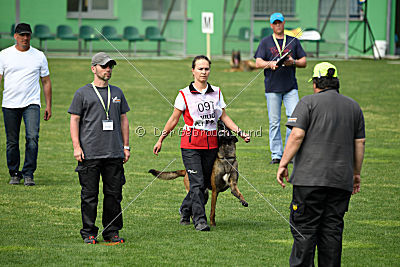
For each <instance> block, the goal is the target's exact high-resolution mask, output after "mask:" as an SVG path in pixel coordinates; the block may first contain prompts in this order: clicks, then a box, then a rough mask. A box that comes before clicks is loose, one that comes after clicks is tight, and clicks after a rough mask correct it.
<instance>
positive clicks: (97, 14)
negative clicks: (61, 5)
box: [67, 0, 116, 19]
mask: <svg viewBox="0 0 400 267" xmlns="http://www.w3.org/2000/svg"><path fill="white" fill-rule="evenodd" d="M82 1H85V0H82ZM93 1H94V0H87V3H88V7H87V9H88V10H87V11H82V12H81V18H83V19H116V17H115V16H114V0H107V1H108V9H107V10H96V9H93ZM67 2H68V0H67ZM67 18H69V19H77V18H79V11H68V10H67Z"/></svg>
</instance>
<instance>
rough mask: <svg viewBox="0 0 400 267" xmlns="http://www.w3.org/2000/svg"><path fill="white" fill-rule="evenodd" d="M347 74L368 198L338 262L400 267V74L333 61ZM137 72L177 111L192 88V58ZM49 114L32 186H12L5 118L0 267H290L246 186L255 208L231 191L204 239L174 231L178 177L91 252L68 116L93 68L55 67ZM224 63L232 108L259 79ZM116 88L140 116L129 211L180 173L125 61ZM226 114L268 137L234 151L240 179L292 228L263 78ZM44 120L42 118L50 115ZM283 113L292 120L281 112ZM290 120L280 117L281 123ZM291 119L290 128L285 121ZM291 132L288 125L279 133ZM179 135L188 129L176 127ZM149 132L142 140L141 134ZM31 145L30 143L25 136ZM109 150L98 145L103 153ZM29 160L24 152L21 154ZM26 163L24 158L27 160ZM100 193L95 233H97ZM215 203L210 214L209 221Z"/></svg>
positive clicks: (221, 75) (217, 80)
mask: <svg viewBox="0 0 400 267" xmlns="http://www.w3.org/2000/svg"><path fill="white" fill-rule="evenodd" d="M333 63H334V64H336V66H337V67H338V69H339V77H340V80H341V93H343V94H345V95H347V96H350V97H352V98H354V99H355V100H356V101H358V102H359V103H360V105H361V107H362V108H363V110H364V115H365V120H366V134H367V144H366V153H365V161H364V167H363V171H362V189H361V190H362V191H361V193H359V194H357V195H355V196H354V197H352V199H351V203H350V208H349V212H348V213H347V214H346V216H345V230H344V242H343V256H342V262H343V265H344V266H383V265H385V266H394V265H398V264H399V262H400V254H399V249H400V244H399V239H400V222H399V221H400V208H399V205H400V203H399V195H400V194H399V193H400V192H399V187H400V182H399V178H398V176H399V171H398V166H399V160H400V150H399V139H400V127H399V119H400V117H399V103H400V87H399V84H400V75H399V65H394V64H388V62H387V61H372V60H356V61H337V62H333ZM133 64H135V66H136V67H137V68H139V69H140V70H141V71H142V72H143V74H144V75H145V76H146V77H147V78H148V79H149V80H150V81H151V82H152V83H153V84H154V86H155V87H156V88H157V89H158V90H159V91H160V92H161V94H162V95H164V96H165V97H166V98H167V99H168V100H169V101H170V102H172V103H173V102H174V99H175V97H176V95H177V92H178V89H179V88H183V87H185V86H186V85H187V84H188V83H189V82H190V81H191V79H192V77H191V72H190V67H191V62H190V60H178V61H172V60H171V61H168V60H138V61H135V62H134V63H133ZM314 65H315V62H309V64H308V67H307V68H306V69H298V71H297V77H298V83H299V88H300V96H304V95H308V94H311V93H312V89H311V87H312V85H311V84H310V83H307V82H306V81H307V80H308V78H309V76H310V75H311V72H312V71H311V69H312V67H313V66H314ZM49 66H50V70H51V80H52V83H53V116H52V118H51V120H50V121H48V122H44V121H43V120H42V121H41V130H40V142H39V158H38V169H37V171H36V173H35V181H36V183H37V185H36V186H35V187H24V186H23V185H19V186H10V185H8V181H9V175H8V171H7V168H6V158H5V154H6V152H5V147H6V141H5V136H4V123H3V119H2V114H1V115H0V117H1V118H0V119H1V123H0V166H1V168H0V184H1V185H0V236H1V237H0V257H1V259H2V260H1V262H2V263H1V264H2V265H16V264H22V265H83V264H88V265H93V264H96V265H104V266H106V265H107V266H109V265H115V266H118V265H119V266H122V265H189V264H190V265H236V266H239V265H241V266H273V265H276V266H286V265H288V257H289V254H290V251H291V244H292V237H291V234H290V231H289V226H288V224H287V223H286V222H285V221H284V220H283V219H282V218H281V217H280V216H279V215H278V214H277V213H276V212H275V211H274V210H273V209H272V208H271V207H270V206H269V205H268V203H267V202H265V201H264V200H263V198H262V197H261V196H260V195H259V194H258V193H257V192H256V191H255V190H253V188H252V187H251V186H250V185H249V184H247V182H246V181H245V179H243V178H240V182H239V188H240V190H241V191H242V193H243V195H244V197H245V199H246V200H247V202H248V203H249V207H248V208H245V207H242V206H241V205H240V203H239V202H238V200H237V199H236V198H234V197H233V196H232V195H231V194H230V193H229V192H225V193H222V194H220V196H219V198H218V203H217V210H216V215H217V216H216V222H217V227H216V228H212V229H211V232H208V233H207V232H204V233H203V232H200V233H199V232H196V231H195V230H194V229H193V227H192V226H181V225H179V224H178V221H179V214H178V208H179V206H180V204H181V201H182V199H183V198H184V196H185V190H184V186H183V184H182V179H177V180H174V181H161V180H155V181H154V183H153V184H152V185H151V186H150V187H148V189H147V190H146V191H145V192H143V193H142V194H141V195H140V196H139V197H138V199H137V200H136V201H135V202H133V204H132V205H131V206H129V208H128V209H127V210H126V211H125V212H124V216H123V217H124V228H123V230H122V231H121V236H123V237H125V238H126V240H127V242H126V243H125V244H122V245H117V246H104V245H96V246H91V245H85V244H83V242H82V240H81V237H80V235H79V229H80V228H81V215H80V186H79V183H78V178H77V174H76V173H75V172H74V168H75V166H76V161H75V160H74V157H73V150H72V145H71V140H70V136H69V118H70V116H69V114H68V113H67V110H68V107H69V105H70V103H71V100H72V97H73V94H74V92H75V91H76V90H77V89H78V88H79V87H81V86H83V85H84V84H86V83H89V82H91V81H92V77H93V76H92V73H91V71H90V62H89V60H73V59H50V60H49ZM228 68H229V65H228V63H227V62H225V61H215V62H213V64H212V73H211V76H210V80H209V81H210V82H211V83H212V84H215V85H218V86H220V87H221V88H222V90H223V93H224V96H225V101H226V102H227V103H229V102H230V101H231V100H232V99H233V98H234V97H235V96H236V95H237V94H238V92H239V91H240V90H241V89H242V88H244V87H245V86H246V85H247V84H248V82H249V81H251V80H252V79H253V78H254V77H255V76H256V75H257V73H258V72H242V73H230V72H226V71H224V70H226V69H228ZM111 83H112V84H115V85H117V86H119V87H121V88H122V89H123V90H124V93H125V95H126V98H127V100H128V102H129V104H130V107H131V109H132V111H131V112H129V113H128V118H129V120H130V137H131V145H132V148H133V149H132V157H131V159H130V161H129V162H128V163H127V164H126V165H125V168H126V177H127V183H126V185H125V186H124V190H123V196H124V200H123V202H122V204H123V207H126V206H127V205H128V203H130V202H131V201H132V200H133V199H134V198H135V197H136V196H137V195H138V194H139V193H140V192H141V191H142V190H143V189H144V188H145V187H146V186H147V185H148V184H149V183H150V182H151V181H152V179H153V177H152V176H151V175H150V174H148V173H147V171H148V170H149V169H151V168H155V169H163V168H164V167H165V166H166V165H167V164H169V163H170V162H171V161H172V160H173V159H176V161H175V162H173V163H172V164H171V166H170V167H169V168H168V169H169V170H175V169H181V168H182V166H183V165H182V160H181V156H180V150H179V137H178V135H177V134H175V135H173V136H172V137H168V138H167V139H166V141H165V142H164V145H163V149H162V152H161V154H160V155H159V156H158V157H156V156H154V155H153V154H152V148H153V145H154V143H155V142H156V140H157V138H158V137H156V136H155V135H154V130H155V129H157V128H159V129H162V127H163V126H164V124H165V122H166V121H167V119H168V118H169V116H170V114H171V112H172V107H171V106H170V105H169V104H168V103H167V101H166V100H165V99H163V98H162V97H161V96H160V95H159V94H158V93H157V92H156V90H155V89H153V88H152V87H151V86H150V85H149V84H148V83H147V82H146V81H145V80H144V79H143V78H142V77H141V76H140V75H139V74H138V73H137V72H136V71H135V70H134V69H133V68H132V67H131V66H130V65H129V64H128V63H127V62H125V61H124V60H118V65H117V67H116V68H115V69H114V73H113V77H112V80H111ZM227 112H228V114H229V115H230V116H231V117H232V118H233V119H234V121H236V122H237V124H238V125H240V127H241V128H242V129H247V130H259V131H260V130H261V131H262V136H261V137H253V139H252V141H251V143H249V144H245V143H244V142H243V141H240V142H239V143H237V148H238V151H237V157H238V160H239V170H240V171H241V174H242V175H243V176H244V177H246V179H247V180H248V181H249V182H250V183H251V184H253V185H254V186H255V187H256V188H257V189H258V190H259V191H260V192H261V193H262V194H263V195H264V196H265V197H266V198H267V199H268V200H269V201H270V202H271V204H272V205H274V206H275V207H276V209H277V210H279V211H280V212H281V213H282V214H283V216H284V217H285V218H288V214H289V202H290V199H291V186H289V187H288V188H286V189H285V190H283V189H281V188H280V186H279V185H278V184H277V183H276V180H275V175H276V170H277V166H271V165H268V162H269V160H270V156H269V149H268V119H267V112H266V103H265V98H264V89H263V75H262V74H261V75H259V76H258V78H257V79H255V81H254V83H252V84H251V85H250V86H249V87H248V88H247V89H246V90H245V91H244V92H243V93H242V94H241V95H240V96H239V97H238V98H237V99H236V100H235V101H234V102H232V104H231V105H229V107H228V108H227ZM42 114H43V109H42ZM283 114H284V112H283ZM282 117H284V116H282ZM283 121H284V118H283ZM283 123H284V122H282V125H283ZM179 125H180V126H182V125H183V124H182V122H180V124H179ZM139 126H141V127H143V128H144V129H145V130H146V134H145V135H144V136H143V137H139V136H138V135H137V134H136V133H135V130H136V129H137V127H139ZM21 140H22V141H23V140H24V134H21ZM99 145H101V144H99ZM20 147H21V151H23V150H24V142H21V144H20ZM22 158H23V156H22ZM101 207H102V195H100V203H99V214H98V226H100V227H101ZM209 209H210V204H208V205H207V208H206V210H207V214H209Z"/></svg>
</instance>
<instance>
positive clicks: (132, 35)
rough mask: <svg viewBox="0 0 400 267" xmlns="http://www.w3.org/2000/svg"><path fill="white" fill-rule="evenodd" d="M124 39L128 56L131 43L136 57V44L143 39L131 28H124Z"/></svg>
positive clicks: (134, 28)
mask: <svg viewBox="0 0 400 267" xmlns="http://www.w3.org/2000/svg"><path fill="white" fill-rule="evenodd" d="M124 39H125V40H127V41H128V46H129V55H131V43H132V42H133V43H134V55H136V42H137V41H143V40H144V38H143V37H141V36H140V35H139V31H138V29H137V28H136V27H133V26H126V27H125V28H124Z"/></svg>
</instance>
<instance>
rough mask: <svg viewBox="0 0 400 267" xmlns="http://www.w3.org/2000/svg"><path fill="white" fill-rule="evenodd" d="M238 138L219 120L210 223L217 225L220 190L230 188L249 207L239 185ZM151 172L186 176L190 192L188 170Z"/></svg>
mask: <svg viewBox="0 0 400 267" xmlns="http://www.w3.org/2000/svg"><path fill="white" fill-rule="evenodd" d="M237 141H238V139H237V138H236V136H234V135H232V132H231V131H230V130H229V129H228V128H227V127H226V126H225V124H224V123H223V122H222V121H221V120H219V121H218V154H217V158H216V160H215V162H214V165H213V169H212V173H211V188H208V189H211V190H212V195H211V196H212V197H211V214H210V225H211V226H215V225H216V224H215V206H216V204H217V197H218V194H219V193H220V192H224V191H225V190H227V189H228V188H230V189H231V193H232V194H233V195H234V196H235V197H237V198H238V199H239V201H240V203H242V205H243V206H245V207H247V206H248V205H249V204H248V203H247V202H246V200H244V197H243V195H242V193H240V191H239V188H238V186H237V183H238V179H239V173H238V172H237V169H238V162H237V160H236V142H237ZM149 173H151V174H153V175H154V176H158V178H159V179H162V180H173V179H176V178H178V177H180V176H184V179H183V183H184V185H185V189H186V192H189V189H190V184H189V177H188V175H187V173H186V170H178V171H172V172H160V171H157V170H154V169H151V170H149ZM204 193H205V198H206V202H207V200H208V190H207V189H206V191H205V192H204Z"/></svg>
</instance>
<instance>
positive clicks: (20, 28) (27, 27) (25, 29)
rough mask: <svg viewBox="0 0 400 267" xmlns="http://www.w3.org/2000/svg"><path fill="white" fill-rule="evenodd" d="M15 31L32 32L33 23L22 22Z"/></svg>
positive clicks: (19, 32)
mask: <svg viewBox="0 0 400 267" xmlns="http://www.w3.org/2000/svg"><path fill="white" fill-rule="evenodd" d="M15 33H18V34H22V33H30V34H32V29H31V25H29V24H26V23H20V24H18V25H17V26H16V27H15Z"/></svg>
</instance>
